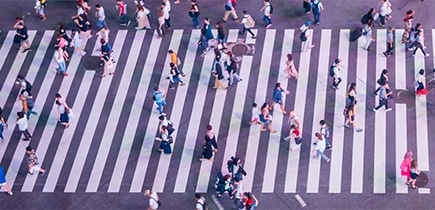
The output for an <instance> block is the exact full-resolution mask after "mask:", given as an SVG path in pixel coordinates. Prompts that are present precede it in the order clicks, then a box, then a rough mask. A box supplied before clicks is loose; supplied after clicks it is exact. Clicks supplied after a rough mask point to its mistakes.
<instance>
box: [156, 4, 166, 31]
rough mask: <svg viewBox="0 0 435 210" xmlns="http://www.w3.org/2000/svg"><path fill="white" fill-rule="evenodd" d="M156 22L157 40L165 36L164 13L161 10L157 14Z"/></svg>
mask: <svg viewBox="0 0 435 210" xmlns="http://www.w3.org/2000/svg"><path fill="white" fill-rule="evenodd" d="M157 16H158V18H157V21H158V22H159V27H158V29H157V34H158V38H163V37H165V36H166V29H165V27H164V24H165V17H164V12H163V11H162V10H159V11H158V12H157Z"/></svg>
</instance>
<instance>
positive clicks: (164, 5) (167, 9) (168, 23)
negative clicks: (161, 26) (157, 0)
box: [160, 0, 171, 30]
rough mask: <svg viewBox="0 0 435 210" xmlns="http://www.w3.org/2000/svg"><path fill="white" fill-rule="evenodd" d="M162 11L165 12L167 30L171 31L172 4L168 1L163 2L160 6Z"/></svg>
mask: <svg viewBox="0 0 435 210" xmlns="http://www.w3.org/2000/svg"><path fill="white" fill-rule="evenodd" d="M160 10H161V11H163V19H164V22H165V27H166V29H167V30H169V29H171V17H170V16H169V12H170V11H171V3H170V2H169V1H168V0H163V2H162V3H161V4H160Z"/></svg>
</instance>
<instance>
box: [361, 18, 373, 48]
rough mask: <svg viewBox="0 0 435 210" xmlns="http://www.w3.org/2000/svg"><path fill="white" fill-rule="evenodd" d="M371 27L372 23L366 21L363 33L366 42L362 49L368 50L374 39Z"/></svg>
mask: <svg viewBox="0 0 435 210" xmlns="http://www.w3.org/2000/svg"><path fill="white" fill-rule="evenodd" d="M372 28H373V23H367V24H366V26H365V27H364V32H363V35H364V36H365V38H366V44H365V46H364V49H365V50H367V51H369V50H370V44H371V43H372V42H374V41H375V38H373V35H372Z"/></svg>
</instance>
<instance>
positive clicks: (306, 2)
mask: <svg viewBox="0 0 435 210" xmlns="http://www.w3.org/2000/svg"><path fill="white" fill-rule="evenodd" d="M303 6H304V12H305V14H306V15H309V14H310V13H311V0H304V5H303Z"/></svg>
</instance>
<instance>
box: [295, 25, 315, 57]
mask: <svg viewBox="0 0 435 210" xmlns="http://www.w3.org/2000/svg"><path fill="white" fill-rule="evenodd" d="M310 25H311V21H309V20H308V21H306V22H305V24H303V25H302V26H301V27H300V28H299V30H300V31H301V34H300V36H299V39H300V40H301V42H302V45H301V52H305V51H307V50H309V49H311V48H313V47H314V45H312V44H311V39H310V40H309V39H308V37H309V36H310V34H309V32H308V29H309V27H310Z"/></svg>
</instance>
